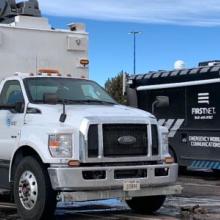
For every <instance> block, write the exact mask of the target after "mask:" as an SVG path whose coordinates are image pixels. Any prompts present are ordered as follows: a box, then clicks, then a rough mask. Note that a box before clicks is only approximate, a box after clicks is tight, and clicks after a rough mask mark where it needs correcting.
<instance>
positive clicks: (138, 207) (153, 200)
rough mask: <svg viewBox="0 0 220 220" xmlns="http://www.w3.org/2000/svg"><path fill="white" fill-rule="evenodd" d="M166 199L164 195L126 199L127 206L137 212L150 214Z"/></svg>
mask: <svg viewBox="0 0 220 220" xmlns="http://www.w3.org/2000/svg"><path fill="white" fill-rule="evenodd" d="M165 200H166V196H148V197H135V198H132V200H127V201H126V203H127V204H128V206H129V207H130V208H131V209H132V210H133V211H134V212H136V213H138V214H152V213H154V212H156V211H157V210H159V209H160V208H161V207H162V205H163V204H164V202H165Z"/></svg>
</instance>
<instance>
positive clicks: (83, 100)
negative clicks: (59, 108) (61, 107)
mask: <svg viewBox="0 0 220 220" xmlns="http://www.w3.org/2000/svg"><path fill="white" fill-rule="evenodd" d="M63 102H64V103H65V104H67V105H68V104H77V103H83V104H84V103H98V104H108V105H115V104H116V103H114V102H109V101H104V100H95V99H79V100H69V99H64V100H58V103H63Z"/></svg>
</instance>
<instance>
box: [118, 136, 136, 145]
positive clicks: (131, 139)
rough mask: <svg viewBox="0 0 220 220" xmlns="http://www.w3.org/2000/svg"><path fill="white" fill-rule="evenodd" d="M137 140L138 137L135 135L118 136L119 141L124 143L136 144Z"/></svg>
mask: <svg viewBox="0 0 220 220" xmlns="http://www.w3.org/2000/svg"><path fill="white" fill-rule="evenodd" d="M136 142H137V139H136V138H135V137H133V136H123V137H120V138H118V143H119V144H122V145H131V144H135V143H136Z"/></svg>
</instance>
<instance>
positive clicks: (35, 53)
mask: <svg viewBox="0 0 220 220" xmlns="http://www.w3.org/2000/svg"><path fill="white" fill-rule="evenodd" d="M32 2H33V1H30V2H28V3H32ZM19 7H21V6H20V5H19ZM28 8H29V6H28ZM41 19H42V18H39V17H37V18H36V17H27V16H25V17H24V16H18V17H15V19H14V21H13V22H12V23H9V24H0V39H4V40H2V41H0V42H2V44H0V56H1V59H0V67H1V68H0V72H1V74H0V75H1V77H2V81H1V84H0V130H1V132H0V174H1V179H0V188H2V189H8V190H9V191H10V192H11V194H12V195H13V199H14V201H15V203H16V206H17V209H18V213H19V214H20V216H21V217H22V219H25V220H26V219H32V220H33V219H36V220H38V219H50V217H51V215H53V213H54V210H55V208H56V203H57V198H61V199H62V200H65V201H85V200H98V199H108V198H119V199H124V200H126V201H127V203H128V205H129V206H130V207H131V208H132V209H134V210H135V211H136V212H139V213H149V212H154V211H156V210H158V209H159V208H160V207H161V206H162V204H163V202H164V200H165V198H166V195H170V194H178V193H180V191H181V187H180V186H178V185H175V182H176V179H177V173H178V166H177V164H175V163H173V160H172V158H171V157H170V155H169V153H168V143H167V141H168V138H167V134H168V131H167V129H166V128H164V127H160V126H159V125H158V123H157V120H156V118H155V117H154V116H153V115H151V114H150V113H147V112H145V111H141V110H138V109H135V108H130V107H126V106H122V105H120V104H118V103H117V102H116V101H114V100H113V99H112V98H111V97H110V96H109V95H108V94H107V93H106V92H105V90H104V89H103V88H102V87H100V86H99V85H98V84H97V83H95V82H93V81H90V80H87V79H86V78H88V57H87V54H88V50H87V41H88V36H87V33H86V32H85V31H84V30H83V29H82V27H83V25H71V30H69V31H64V30H54V29H51V28H48V25H45V19H43V20H41ZM31 25H32V26H31ZM46 26H47V27H46ZM45 27H46V28H45ZM16 40H17V43H15V42H16ZM46 42H47V43H46ZM57 48H59V50H58V49H57ZM2 57H3V58H4V59H3V58H2ZM7 57H8V59H7ZM17 58H18V59H17ZM44 61H45V62H44ZM53 67H54V68H56V69H59V71H57V70H52V69H51V68H53ZM42 68H43V69H42ZM48 68H49V69H48ZM39 69H41V70H39ZM16 72H18V73H16ZM65 73H66V74H65Z"/></svg>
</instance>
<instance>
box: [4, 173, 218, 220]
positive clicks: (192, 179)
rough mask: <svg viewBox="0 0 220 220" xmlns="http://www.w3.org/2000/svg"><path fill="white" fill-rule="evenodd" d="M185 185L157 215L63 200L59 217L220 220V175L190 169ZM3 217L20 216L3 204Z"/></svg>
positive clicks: (115, 203) (115, 204)
mask: <svg viewBox="0 0 220 220" xmlns="http://www.w3.org/2000/svg"><path fill="white" fill-rule="evenodd" d="M179 183H180V184H182V185H183V186H184V190H183V194H182V195H181V196H172V197H168V198H167V200H166V202H165V204H164V206H163V207H162V208H161V209H160V210H159V212H157V213H156V214H154V215H151V216H144V215H139V214H135V213H133V212H132V211H131V210H130V209H129V208H128V207H127V206H126V204H125V203H124V202H122V201H119V200H105V201H94V202H80V203H59V204H58V208H57V211H56V215H55V219H56V220H71V219H74V220H79V219H82V220H83V219H85V220H94V219H97V220H98V219H109V220H145V219H146V220H175V219H193V220H197V219H198V220H201V219H204V220H215V219H216V220H217V219H220V176H218V175H216V174H213V173H211V172H189V173H187V175H183V176H180V178H179ZM0 219H6V220H15V219H19V217H18V215H17V214H16V209H15V207H14V205H13V204H8V203H1V204H0Z"/></svg>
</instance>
